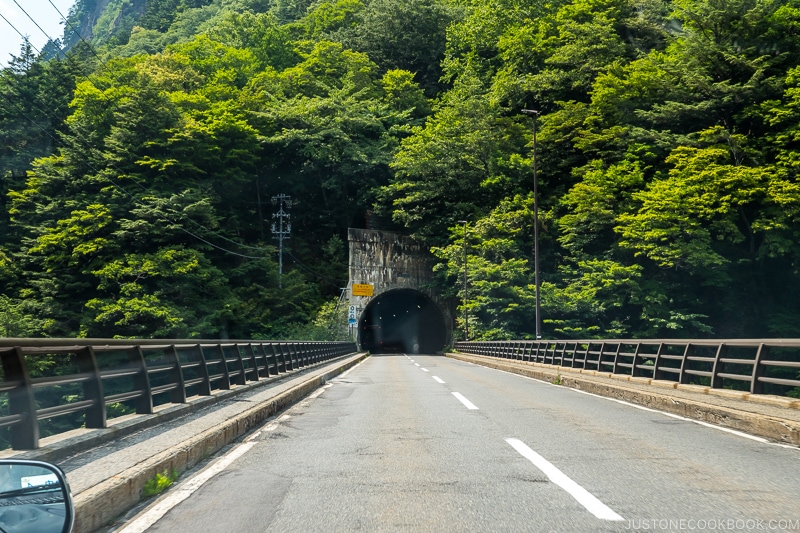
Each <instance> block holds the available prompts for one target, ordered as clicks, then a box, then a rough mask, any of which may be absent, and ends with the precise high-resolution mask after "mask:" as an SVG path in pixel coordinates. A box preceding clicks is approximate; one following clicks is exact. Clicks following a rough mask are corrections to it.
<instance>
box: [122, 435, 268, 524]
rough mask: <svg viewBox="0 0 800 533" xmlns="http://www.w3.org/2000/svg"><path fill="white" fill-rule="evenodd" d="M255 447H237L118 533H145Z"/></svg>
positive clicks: (249, 443) (252, 444) (243, 445)
mask: <svg viewBox="0 0 800 533" xmlns="http://www.w3.org/2000/svg"><path fill="white" fill-rule="evenodd" d="M255 445H256V443H255V442H244V443H242V444H240V445H239V446H237V447H235V448H234V449H233V450H231V451H230V452H228V453H227V454H225V455H224V456H223V457H221V458H219V459H218V460H217V461H216V462H214V464H212V465H211V466H210V467H208V468H206V469H205V470H203V471H202V472H200V473H199V474H197V475H196V476H194V477H192V478H190V479H188V480H187V481H186V482H185V483H183V484H181V486H180V487H179V488H178V489H176V490H175V492H172V493H170V494H168V495H167V496H166V497H165V498H164V499H163V500H161V501H160V502H158V503H157V504H156V505H154V506H153V507H151V508H150V509H149V510H148V511H147V512H146V513H144V514H142V515H140V516H139V517H138V518H137V519H136V520H134V521H133V522H131V523H129V524H128V525H126V526H125V527H123V528H122V529H120V530H118V533H143V532H144V531H147V530H148V529H149V528H150V526H152V525H153V524H155V523H156V522H158V521H159V520H160V519H161V518H162V517H163V516H164V515H165V514H167V513H168V512H169V511H170V509H172V508H173V507H175V506H176V505H178V504H179V503H181V502H182V501H183V500H185V499H186V498H188V497H189V496H191V495H192V494H193V493H194V492H195V491H196V490H197V489H199V488H200V487H202V486H203V485H204V484H205V483H206V481H208V480H209V479H211V478H212V477H214V476H216V475H217V474H219V473H220V472H222V471H223V470H224V469H225V468H227V467H228V466H230V464H231V463H233V462H234V461H235V460H236V459H238V458H239V457H241V456H242V455H244V454H246V453H247V452H249V451H250V448H252V447H253V446H255Z"/></svg>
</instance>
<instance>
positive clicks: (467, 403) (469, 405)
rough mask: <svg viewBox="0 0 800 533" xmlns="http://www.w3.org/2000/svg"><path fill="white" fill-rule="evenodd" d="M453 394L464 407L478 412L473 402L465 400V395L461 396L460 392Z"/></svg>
mask: <svg viewBox="0 0 800 533" xmlns="http://www.w3.org/2000/svg"><path fill="white" fill-rule="evenodd" d="M452 394H453V396H455V397H456V398H458V401H459V402H461V403H463V404H464V407H466V408H467V409H470V410H472V411H477V410H478V408H477V407H476V406H475V404H474V403H472V402H471V401H469V400H467V399H466V398H464V395H463V394H461V393H460V392H453V393H452Z"/></svg>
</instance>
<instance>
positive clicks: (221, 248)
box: [0, 0, 272, 259]
mask: <svg viewBox="0 0 800 533" xmlns="http://www.w3.org/2000/svg"><path fill="white" fill-rule="evenodd" d="M12 1H13V2H14V3H15V4H16V5H17V7H19V8H20V10H21V11H22V12H23V13H25V15H26V16H27V17H28V18H29V19H31V21H32V22H33V23H34V24H35V25H36V27H37V28H39V30H40V31H41V32H42V33H43V34H44V36H45V37H47V39H48V40H50V41H53V38H52V37H51V36H50V35H49V34H48V33H47V32H46V31H45V30H43V29H42V27H41V26H40V25H39V24H38V23H37V22H36V21H35V20H34V19H33V17H31V15H30V14H29V13H28V12H27V11H25V10H24V9H23V8H22V7H21V6H20V5H19V3H18V2H17V0H12ZM48 2H49V3H50V5H52V6H53V8H54V9H56V11H57V12H58V14H59V15H60V16H61V17H62V19H63V20H64V21H65V22H66V23H67V24H68V25H69V26H70V29H72V31H73V32H75V34H76V35H78V37H79V38H80V39H81V41H83V42H84V43H85V44H86V45H87V46H88V47H89V48H90V50H91V51H92V53H93V54H94V55H95V56H96V57H98V58H100V56H99V54H97V52H96V50H95V49H94V47H93V46H92V45H91V43H88V42H87V41H85V40H84V39H83V37H82V36H80V34H79V33H78V32H77V30H75V28H74V26H72V24H71V23H69V21H68V20H67V19H66V17H64V15H63V14H62V13H61V11H59V10H58V8H56V7H55V5H53V3H52V2H51V1H50V0H48ZM0 17H2V18H3V20H5V22H6V23H7V24H8V25H9V26H11V27H12V28H13V29H14V31H16V32H17V33H18V34H19V35H20V36H22V37H23V39H24V40H26V41H28V39H27V37H25V36H24V35H23V34H22V33H21V32H20V31H19V29H17V27H16V26H15V25H14V24H13V23H11V22H10V21H9V20H8V19H7V18H6V17H4V16H2V14H0ZM28 42H29V41H28ZM29 44H30V42H29ZM31 47H32V48H34V49H35V50H36V51H37V52H38V53H39V54H41V51H39V50H38V49H36V48H35V47H34V46H33V45H31ZM66 57H67V58H68V60H71V58H69V56H66ZM101 62H102V63H103V66H104V67H106V68H107V67H108V65H107V64H106V63H105V62H103V61H102V59H101ZM82 77H83V78H85V79H86V81H88V82H89V83H91V84H92V85H93V86H94V87H95V88H96V89H98V90H100V88H99V87H97V85H95V83H94V82H93V81H92V79H91V78H90V76H82ZM3 96H4V97H5V98H6V100H8V101H9V102H10V103H11V100H10V99H9V98H8V97H7V96H6V95H5V94H4V95H3ZM23 98H24V97H23ZM28 103H30V104H31V105H32V107H34V108H35V110H37V111H39V112H41V113H42V114H43V115H45V116H49V117H50V118H54V117H53V116H52V115H50V114H48V113H47V112H46V111H44V110H42V109H41V108H39V107H38V106H36V104H35V103H34V102H32V101H30V100H28ZM18 110H19V111H20V113H21V114H22V116H23V117H24V118H25V119H26V120H28V121H29V122H31V123H32V124H34V125H35V124H36V122H35V121H34V120H32V119H31V118H30V117H28V116H27V115H26V114H25V113H24V111H23V110H21V109H19V108H18ZM39 129H40V130H41V131H42V132H44V133H45V134H46V135H48V136H49V137H50V138H52V139H53V140H54V141H56V142H58V139H56V138H55V137H53V135H52V134H51V133H50V132H48V131H47V130H45V129H44V128H41V127H39ZM73 133H75V134H76V135H75V137H76V138H78V139H79V140H81V141H82V142H83V143H84V145H85V146H86V147H87V148H89V149H91V150H96V151H99V149H98V148H96V147H95V146H93V145H92V144H91V143H90V142H89V141H88V140H87V139H85V138H84V137H83V136H82V133H81V132H80V130H79V129H77V128H76V129H74V130H73ZM125 151H126V152H128V154H129V155H134V154H133V153H132V152H130V151H129V150H127V149H126V150H125ZM87 164H88V165H89V166H90V168H92V170H94V171H95V172H97V173H98V174H99V173H100V169H97V168H95V167H94V166H93V165H92V164H91V163H90V162H88V161H87ZM110 166H111V167H112V168H115V169H116V170H117V171H119V172H120V173H122V170H121V169H120V168H119V167H117V165H116V164H115V163H112V164H111V165H110ZM104 178H105V179H107V180H108V181H109V182H111V184H112V185H113V186H114V187H116V188H117V189H119V190H120V191H122V192H123V193H124V194H125V195H126V196H128V197H129V198H131V199H132V200H134V201H135V202H137V203H138V204H139V205H141V206H143V207H152V206H149V205H147V204H146V203H144V202H143V201H142V200H139V199H138V198H137V197H135V196H134V195H133V194H132V193H130V192H129V191H128V190H127V189H126V188H125V187H124V186H122V185H121V184H119V183H118V182H117V181H116V180H114V179H113V178H111V177H109V176H107V175H106V176H104ZM132 181H133V183H135V184H136V185H137V186H138V187H139V188H141V189H142V190H143V191H145V192H150V189H148V188H147V187H145V186H144V185H142V184H141V183H140V182H139V181H138V180H136V179H132ZM155 214H156V216H157V217H158V218H161V219H162V220H164V221H166V222H169V223H170V224H173V225H175V226H176V227H177V228H178V229H179V230H180V231H182V232H184V233H186V234H187V235H189V236H191V237H193V238H195V239H197V240H199V241H201V242H203V243H205V244H208V245H209V246H212V247H213V248H215V249H218V250H220V251H222V252H225V253H229V254H232V255H235V256H239V257H243V258H247V259H263V256H252V255H246V254H241V253H238V252H234V251H233V250H228V249H227V248H224V247H222V246H219V245H217V244H214V243H212V242H210V241H208V240H207V239H204V238H202V237H200V236H199V235H196V234H195V233H193V232H191V231H189V230H188V229H186V228H185V227H183V226H182V225H181V224H180V223H179V222H176V221H174V220H172V219H170V218H168V217H166V216H163V215H162V214H160V213H155ZM186 221H188V222H190V223H192V224H194V225H195V226H197V227H199V228H201V229H203V230H205V231H206V232H208V233H211V234H212V235H214V236H215V237H217V238H219V239H221V240H224V241H227V242H230V243H232V244H235V245H237V246H239V247H242V248H247V249H251V250H259V251H264V252H266V253H270V252H272V250H268V249H265V248H263V247H256V246H249V245H245V244H243V243H240V242H237V241H234V240H232V239H229V238H227V237H224V236H222V235H219V234H217V233H216V232H213V231H212V230H210V229H209V228H207V227H205V226H203V225H202V224H200V223H198V222H196V221H194V220H192V219H190V218H186Z"/></svg>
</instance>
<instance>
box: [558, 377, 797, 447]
mask: <svg viewBox="0 0 800 533" xmlns="http://www.w3.org/2000/svg"><path fill="white" fill-rule="evenodd" d="M572 390H574V391H575V392H580V393H581V394H586V395H587V396H594V397H595V398H601V399H603V400H610V401H612V402H616V403H618V404H621V405H626V406H628V407H633V408H634V409H639V410H641V411H648V412H651V413H658V414H662V415H664V416H668V417H670V418H675V419H677V420H683V421H684V422H693V423H695V424H698V425H700V426H704V427H707V428H711V429H716V430H719V431H724V432H725V433H730V434H732V435H736V436H738V437H743V438H745V439H750V440H754V441H756V442H760V443H762V444H776V443H773V442H770V441H768V440H767V439H765V438H763V437H757V436H755V435H749V434H747V433H742V432H741V431H736V430H735V429H730V428H726V427H722V426H715V425H714V424H709V423H708V422H703V421H702V420H693V419H691V418H686V417H685V416H681V415H676V414H672V413H668V412H666V411H659V410H658V409H651V408H650V407H645V406H643V405H637V404H635V403H631V402H626V401H625V400H618V399H616V398H607V397H605V396H600V395H598V394H594V393H592V392H586V391H582V390H578V389H572ZM781 447H786V448H794V446H786V445H781Z"/></svg>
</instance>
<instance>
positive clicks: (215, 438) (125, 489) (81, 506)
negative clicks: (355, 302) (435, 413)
mask: <svg viewBox="0 0 800 533" xmlns="http://www.w3.org/2000/svg"><path fill="white" fill-rule="evenodd" d="M367 357H368V355H367V354H359V355H358V356H355V357H352V358H350V359H348V360H346V361H343V362H342V364H340V365H339V366H337V367H335V368H332V369H331V370H329V371H327V372H325V373H324V374H322V375H318V376H316V377H312V378H309V379H307V380H306V381H304V382H302V383H300V384H299V385H296V386H294V387H292V388H291V389H289V390H287V391H285V392H283V393H280V394H278V395H277V396H275V397H273V398H272V399H271V400H269V401H266V402H263V403H261V404H259V405H257V406H255V407H252V408H250V409H247V410H246V411H243V412H242V413H240V414H239V415H238V416H236V417H234V418H231V419H230V420H228V421H227V423H225V424H223V425H221V426H218V427H214V428H211V429H208V430H206V431H205V432H203V433H201V434H199V435H196V436H194V437H192V438H190V439H188V440H186V441H185V442H184V443H183V444H182V445H180V446H176V447H173V448H171V449H169V450H165V451H162V452H160V453H157V454H156V455H153V456H152V457H150V458H148V459H146V460H144V461H141V462H139V463H138V464H134V465H131V466H130V467H129V468H128V469H127V470H126V471H125V472H123V473H121V474H119V475H117V476H114V477H112V478H110V479H108V480H106V481H104V482H102V483H100V484H98V485H95V486H94V487H91V488H90V489H88V490H85V491H83V492H81V493H79V494H76V495H74V500H75V528H74V533H91V532H92V531H95V530H96V529H98V528H100V527H103V526H105V525H106V524H108V523H109V522H110V521H111V520H113V519H114V518H116V517H117V516H119V515H120V514H122V513H124V512H126V511H128V510H129V509H131V508H132V507H133V506H135V505H136V504H137V503H139V501H140V496H141V494H142V489H143V488H144V484H145V482H147V480H149V479H152V478H153V477H154V476H155V475H156V474H157V473H159V472H164V471H170V472H171V471H178V472H179V473H181V472H185V471H186V470H188V469H190V468H191V467H193V466H194V465H196V464H197V463H199V462H200V461H202V460H204V459H206V458H208V457H209V456H210V455H212V454H214V453H216V452H218V451H219V450H221V449H222V448H223V447H224V446H226V445H228V444H230V443H231V442H233V441H235V440H236V439H238V438H240V437H241V436H243V435H244V434H246V433H247V432H249V431H250V430H252V429H253V428H255V427H257V426H258V425H260V424H261V423H263V422H264V421H265V420H267V419H268V418H269V417H271V416H273V415H275V414H276V413H278V412H280V411H282V410H284V409H286V408H287V407H290V406H291V405H293V404H295V403H297V402H299V401H300V400H302V399H303V398H305V397H306V396H308V395H309V394H311V393H312V392H313V391H314V390H316V389H317V388H319V387H320V386H322V385H323V384H325V383H326V382H327V381H328V380H330V379H331V378H333V377H335V376H337V375H339V374H341V373H342V372H344V371H345V370H347V369H349V368H351V367H353V366H355V365H356V364H358V363H360V362H361V361H363V360H364V359H366V358H367Z"/></svg>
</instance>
